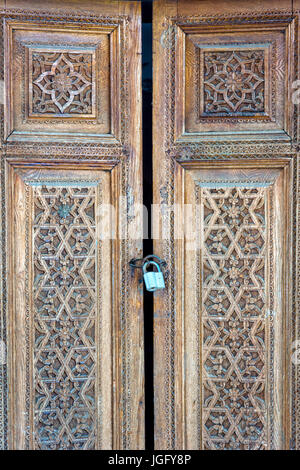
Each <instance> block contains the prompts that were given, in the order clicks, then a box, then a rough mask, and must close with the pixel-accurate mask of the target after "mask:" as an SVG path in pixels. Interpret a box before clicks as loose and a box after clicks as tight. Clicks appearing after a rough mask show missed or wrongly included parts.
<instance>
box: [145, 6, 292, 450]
mask: <svg viewBox="0 0 300 470" xmlns="http://www.w3.org/2000/svg"><path fill="white" fill-rule="evenodd" d="M291 6H292V5H291V2H290V1H286V2H268V1H264V2H254V3H252V4H251V7H250V6H249V5H248V4H246V2H234V1H232V2H223V1H221V0H220V1H217V2H214V4H213V3H212V2H206V1H200V0H199V1H191V2H189V1H181V0H179V1H175V0H174V1H172V0H170V1H165V0H157V1H155V2H154V25H155V26H154V38H153V47H154V111H153V121H154V149H153V159H154V170H153V175H154V185H153V189H154V202H155V203H156V204H159V205H160V208H161V209H160V213H159V216H158V217H157V220H156V221H155V225H156V226H157V227H160V229H159V230H158V233H159V234H160V237H157V238H159V239H157V240H156V241H155V252H157V253H158V255H159V256H161V257H162V258H163V259H165V260H166V261H167V263H168V274H167V288H166V290H165V291H162V292H160V293H157V294H156V296H155V362H154V364H155V377H154V381H155V438H156V448H157V449H254V448H257V449H263V448H267V449H289V448H298V447H299V407H298V405H297V404H298V403H299V387H298V378H297V377H298V376H299V372H298V369H299V366H297V365H296V364H294V363H293V362H292V360H291V355H290V352H291V351H292V345H293V341H294V340H295V339H297V337H298V336H297V334H298V333H297V331H298V330H297V328H298V327H297V325H298V324H299V323H298V322H299V311H298V310H295V308H294V307H293V305H295V303H294V302H295V299H296V298H298V297H297V295H299V294H297V293H296V292H295V290H296V280H297V279H296V275H297V263H298V260H296V253H297V243H298V242H297V240H298V239H297V233H298V232H297V221H296V220H297V219H295V217H296V214H297V207H298V202H297V201H298V197H299V196H298V193H297V191H296V186H297V181H298V176H297V173H298V169H297V168H298V166H297V165H298V164H297V160H296V146H297V135H298V132H299V131H298V127H297V120H298V115H297V109H295V108H296V107H294V106H293V104H292V102H291V87H292V83H293V80H295V79H296V78H297V73H298V71H297V58H296V56H295V55H294V52H292V53H291V54H289V51H290V50H291V51H293V50H294V51H297V47H298V46H297V45H298V17H299V11H297V12H296V11H295V10H294V12H293V13H294V14H293V15H292V11H291ZM272 44H273V46H272ZM276 44H277V46H276ZM266 47H267V48H268V47H271V48H272V47H275V49H277V53H275V54H274V55H273V54H270V55H269V53H268V52H267V50H266V49H265V48H266ZM260 48H262V49H260ZM254 50H255V51H256V52H255V53H254ZM263 50H264V51H265V52H264V53H263V54H262V52H260V51H263ZM199 51H200V52H199ZM246 51H247V52H246ZM282 54H283V55H282ZM280 56H281V57H282V60H281V59H280ZM268 57H270V60H269V59H268ZM271 57H272V58H271ZM244 59H245V60H246V61H247V67H246V68H247V72H246V74H245V73H244V71H245V70H246V69H245V68H244V66H243V65H242V61H243V60H244ZM261 60H262V62H261ZM231 61H233V62H232V63H231V65H229V64H230V62H231ZM253 61H254V62H255V61H257V62H256V65H254V68H255V80H257V82H256V85H254V87H255V90H257V93H258V95H259V93H261V98H258V101H260V100H261V101H260V102H261V103H264V104H262V108H260V106H259V105H258V106H257V103H258V101H256V99H257V97H258V95H257V94H256V92H254V93H253V92H252V91H250V90H249V94H248V96H247V97H245V96H246V95H243V93H244V92H243V90H244V91H245V90H246V88H245V87H247V85H246V84H247V77H246V75H247V74H248V73H250V74H251V73H252V72H251V67H252V65H251V63H252V64H254V62H253ZM272 61H275V62H274V66H272V65H271V63H272ZM259 64H260V65H259ZM262 64H264V65H262ZM261 66H262V68H260V67H261ZM223 67H224V68H223ZM235 67H236V68H235ZM273 67H275V68H273ZM281 67H283V68H284V70H286V72H285V73H284V78H283V80H281V78H280V73H278V71H279V70H280V68H281ZM272 69H273V71H272ZM275 69H276V72H275ZM222 70H223V73H222ZM219 73H220V74H221V76H222V79H221V80H219V78H218V74H219ZM226 74H227V75H226ZM230 74H232V75H230ZM277 74H278V75H277ZM225 75H226V77H225ZM252 78H253V77H252ZM223 79H224V82H223V81H222V80H223ZM255 80H254V81H255ZM250 81H251V83H253V84H254V81H253V80H252V79H250ZM258 82H259V83H261V84H262V83H263V85H259V83H258ZM222 84H224V88H222V87H223V85H222ZM281 87H282V88H281ZM280 89H281V91H279V90H280ZM214 90H218V91H217V92H216V94H214ZM259 90H261V92H260V91H259ZM227 93H228V94H227ZM246 94H247V92H246ZM283 95H284V96H285V99H284V100H282V96H283ZM243 96H244V98H245V100H246V101H244V98H243ZM267 96H269V98H267V101H268V102H269V104H267V101H266V97H267ZM276 96H278V98H279V96H280V98H279V99H277V98H276ZM231 99H233V101H231ZM272 100H275V101H274V103H275V107H274V105H272ZM246 102H247V104H246ZM243 103H244V104H246V108H247V110H246V108H244V110H243V111H242V110H241V108H242V107H243V106H244V105H243ZM254 103H256V104H254ZM240 107H241V108H240ZM266 111H267V112H266ZM259 113H262V114H261V115H260V116H259ZM268 113H270V115H269V118H268V117H267V115H268ZM271 115H272V116H273V117H270V116H271ZM243 119H245V121H243ZM268 120H269V122H268ZM246 122H247V124H246ZM243 126H245V127H244V130H243ZM268 126H269V127H268ZM272 126H273V130H271V128H272ZM276 126H277V130H276V131H275V132H274V130H275V128H276ZM279 127H280V128H281V130H280V131H279V132H278V130H279ZM250 194H252V195H251V196H250ZM246 195H247V196H246ZM256 197H258V199H256V202H257V204H258V205H257V206H256V202H254V199H255V198H256ZM244 198H245V199H244ZM247 198H250V199H251V201H252V203H253V205H251V204H252V203H251V204H250V199H247ZM246 199H247V200H248V202H247V203H246V206H247V204H248V203H249V204H250V206H251V207H252V208H254V207H259V208H260V209H258V212H257V214H259V213H260V210H262V211H263V212H262V213H261V215H260V216H259V217H258V219H256V222H257V223H258V224H261V223H262V224H263V225H261V226H259V225H256V226H255V224H256V222H254V219H253V218H252V216H251V212H252V209H250V206H248V209H247V208H246V206H245V200H246ZM238 200H239V202H237V201H238ZM242 201H244V202H242ZM258 201H260V202H258ZM166 204H170V205H173V204H176V211H174V213H179V214H181V216H180V217H181V218H180V219H179V220H180V221H181V228H180V229H178V225H180V224H178V220H176V217H175V215H170V212H169V211H168V210H167V207H166ZM184 204H185V206H184ZM241 207H244V209H243V210H242V212H243V217H242V218H239V216H237V214H241V213H240V212H239V211H240V209H241ZM191 211H192V212H191ZM193 211H194V213H193ZM225 213H226V214H227V215H226V216H225ZM222 214H223V215H222ZM230 214H231V215H233V218H231V216H230ZM234 214H235V215H234ZM223 216H224V217H223ZM236 216H237V218H236ZM244 217H246V219H248V221H249V225H247V224H248V223H247V222H246V225H244V223H245V219H244ZM255 217H256V216H255ZM250 219H251V220H252V222H250ZM258 220H260V222H258ZM183 221H184V222H183ZM246 226H248V229H249V230H250V227H251V230H250V232H252V230H254V232H255V235H254V232H252V235H250V232H248V231H247V230H248V229H247V230H246V232H244V231H243V230H244V229H245V227H246ZM255 227H256V228H255ZM178 230H179V231H178ZM189 232H192V234H194V237H195V239H193V238H192V241H191V239H190V237H189V236H188V235H191V234H190V233H189ZM166 233H169V234H170V237H169V238H167V237H165V238H164V235H165V234H166ZM259 233H260V235H259ZM249 236H250V238H249ZM252 236H253V237H252ZM244 237H245V238H244ZM195 242H197V244H196V248H195V246H194V245H193V243H195ZM249 243H250V244H249ZM250 245H251V248H250ZM240 250H241V251H240ZM245 250H246V251H245ZM249 250H250V251H249ZM210 258H211V260H212V261H210ZM246 259H248V261H246ZM250 259H251V261H250ZM255 259H256V261H254V260H255ZM217 260H218V261H217ZM292 260H294V264H292ZM227 262H228V263H229V265H230V266H231V267H230V268H229V265H228V269H229V271H227V267H226V266H227ZM211 263H212V264H211ZM243 263H246V265H247V268H245V266H246V265H244V264H243ZM253 263H254V264H253ZM255 263H258V264H257V265H256V264H255ZM250 265H252V267H253V268H250ZM254 265H255V266H260V268H258V271H257V272H256V274H255V273H254V271H255V269H256V268H254ZM217 266H218V267H217ZM232 268H235V269H233V270H231V269H232ZM248 269H250V271H251V270H252V269H254V271H252V274H250V278H249V279H248V281H249V282H248V281H245V280H242V278H243V276H244V274H245V273H246V271H247V270H248ZM225 272H228V273H230V274H228V275H229V277H226V276H227V275H226V274H225ZM243 273H244V274H243ZM235 275H236V276H237V278H235ZM230 276H232V277H230ZM239 276H240V280H239V281H238V277H239ZM257 276H258V277H257ZM246 277H247V276H246ZM258 278H260V281H258ZM250 279H251V280H250ZM255 279H256V280H255ZM236 281H237V284H235V282H236ZM244 282H245V283H244ZM257 282H258V284H257ZM259 284H260V287H258V285H259ZM238 285H239V287H238ZM254 286H256V287H254ZM226 289H228V291H227V293H226ZM256 289H258V290H260V289H262V290H261V294H259V296H260V295H261V296H262V297H261V298H262V299H263V302H261V301H259V299H258V297H256V296H257V295H258V291H256V293H254V291H255V290H256ZM229 292H230V294H229ZM238 292H239V293H238ZM252 295H254V297H255V300H254V298H253V299H252V300H250V298H251V296H252ZM229 297H230V299H229ZM237 299H238V301H237V302H236V300H237ZM247 299H248V300H247ZM250 305H253V306H254V305H255V308H256V309H257V312H256V313H257V315H256V314H254V310H251V308H250ZM271 305H273V307H271ZM251 312H252V313H251ZM266 312H267V314H266ZM252 314H253V315H254V316H251V315H252ZM247 316H248V319H247V318H246V317H247ZM294 317H295V318H294ZM226 321H229V323H228V324H227V323H226ZM248 321H249V323H248ZM254 325H256V326H254ZM258 325H259V326H258ZM228 338H231V340H229V339H228ZM238 338H239V339H238ZM250 344H251V345H250ZM257 348H258V349H257ZM260 348H261V349H260ZM255 349H256V352H255ZM248 354H249V356H248ZM246 356H248V359H246ZM250 356H251V359H250ZM242 357H243V359H242V360H241V358H242ZM258 358H259V359H258ZM250 370H251V371H250ZM297 374H298V375H297ZM251 384H252V385H253V387H252V385H251ZM253 393H254V394H253Z"/></svg>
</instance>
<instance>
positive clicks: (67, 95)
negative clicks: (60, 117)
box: [32, 52, 93, 114]
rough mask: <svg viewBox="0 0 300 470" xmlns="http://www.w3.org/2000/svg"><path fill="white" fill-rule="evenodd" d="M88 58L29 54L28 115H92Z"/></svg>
mask: <svg viewBox="0 0 300 470" xmlns="http://www.w3.org/2000/svg"><path fill="white" fill-rule="evenodd" d="M92 78H93V77H92V55H91V54H86V53H85V54H83V53H75V52H68V53H66V52H62V53H59V52H34V53H32V112H33V113H37V114H48V113H50V114H91V113H92Z"/></svg>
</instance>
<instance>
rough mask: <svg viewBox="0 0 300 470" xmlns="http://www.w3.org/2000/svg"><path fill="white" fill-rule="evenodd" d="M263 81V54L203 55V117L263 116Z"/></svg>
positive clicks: (222, 53) (261, 52)
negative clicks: (210, 115)
mask: <svg viewBox="0 0 300 470" xmlns="http://www.w3.org/2000/svg"><path fill="white" fill-rule="evenodd" d="M264 80H265V72H264V52H263V51H259V50H257V51H218V52H205V53H204V113H205V114H208V115H209V114H212V115H214V116H215V115H248V114H255V113H263V112H264Z"/></svg>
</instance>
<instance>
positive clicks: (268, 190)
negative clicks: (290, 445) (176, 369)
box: [176, 162, 291, 449]
mask: <svg viewBox="0 0 300 470" xmlns="http://www.w3.org/2000/svg"><path fill="white" fill-rule="evenodd" d="M277 163H278V168H274V169H272V168H270V165H268V164H267V166H266V167H265V168H263V164H262V162H260V165H259V170H258V169H257V166H256V165H255V163H251V164H248V165H245V164H242V165H241V166H242V168H241V166H233V165H229V164H228V163H226V164H225V165H224V164H223V165H214V166H213V165H199V167H198V168H197V167H196V168H195V167H193V168H192V169H191V168H188V166H187V167H186V170H185V171H184V172H183V173H184V175H183V178H184V194H183V195H182V198H183V199H184V200H185V201H186V203H188V204H192V205H193V206H194V207H196V208H197V211H198V217H197V218H196V220H197V222H196V224H197V227H196V228H195V233H196V234H197V237H198V238H197V239H195V240H190V239H189V238H190V237H186V240H185V243H184V247H185V249H184V248H182V252H183V254H182V256H183V263H184V275H183V277H182V278H181V277H180V276H178V280H177V284H176V289H181V286H180V284H181V283H183V292H184V293H183V300H182V312H183V313H182V315H183V318H182V324H183V333H182V335H183V339H182V353H181V354H182V355H184V356H185V373H184V374H185V383H184V389H183V396H182V403H184V405H185V407H186V422H187V423H188V425H187V428H186V446H187V448H189V449H190V448H193V449H197V448H204V449H228V448H229V449H230V448H234V446H235V445H236V447H237V448H244V449H247V448H249V449H265V448H281V447H283V446H284V445H285V442H284V438H283V434H282V432H281V430H282V429H285V427H286V422H285V420H286V417H287V414H288V413H287V411H288V409H287V408H283V407H282V406H283V405H282V397H283V396H284V395H285V394H286V383H285V381H284V380H283V377H284V364H285V360H286V359H287V357H286V353H287V348H286V328H287V327H288V326H289V325H288V324H287V323H286V322H287V317H288V311H289V310H288V309H289V297H288V293H289V285H290V277H289V274H290V273H289V270H288V269H286V267H287V266H290V265H291V263H290V261H291V260H290V259H289V258H287V257H286V253H287V248H288V246H289V240H288V239H287V235H288V234H289V233H290V227H291V224H290V216H289V214H290V208H289V201H290V191H291V188H290V187H287V186H288V185H289V181H290V175H289V174H288V172H289V169H288V168H289V165H288V163H287V162H282V163H281V165H282V168H280V166H279V165H280V162H277ZM276 166H277V165H276ZM193 242H194V243H196V244H197V247H198V250H197V252H196V255H195V250H194V249H193V246H192V243H193ZM284 269H285V273H286V276H285V279H284V280H283V279H282V273H283V272H284ZM279 285H280V286H281V287H280V288H278V286H279ZM179 321H180V320H179ZM183 360H184V358H183V357H182V361H183ZM199 421H200V423H201V426H199Z"/></svg>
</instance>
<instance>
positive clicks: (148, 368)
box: [142, 0, 154, 450]
mask: <svg viewBox="0 0 300 470" xmlns="http://www.w3.org/2000/svg"><path fill="white" fill-rule="evenodd" d="M142 66H143V67H142V86H143V198H144V205H145V206H146V207H147V211H148V227H149V232H150V227H151V204H152V1H147V0H143V1H142ZM148 236H149V237H151V234H150V233H149V235H148ZM143 249H144V256H146V255H148V254H150V253H153V243H152V240H151V238H148V239H145V240H144V242H143ZM144 344H145V346H144V347H145V353H144V354H145V356H144V357H145V360H144V365H145V446H146V450H153V449H154V400H153V398H154V389H153V294H152V293H151V292H147V291H146V290H145V288H144Z"/></svg>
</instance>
